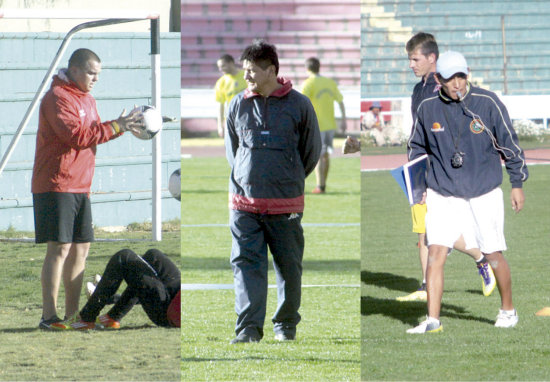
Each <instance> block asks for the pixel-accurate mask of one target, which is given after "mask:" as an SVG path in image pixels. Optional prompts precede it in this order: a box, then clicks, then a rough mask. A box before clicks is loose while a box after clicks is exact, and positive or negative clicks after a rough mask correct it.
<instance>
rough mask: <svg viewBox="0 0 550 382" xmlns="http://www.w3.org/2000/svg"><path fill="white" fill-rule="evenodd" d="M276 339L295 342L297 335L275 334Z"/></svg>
mask: <svg viewBox="0 0 550 382" xmlns="http://www.w3.org/2000/svg"><path fill="white" fill-rule="evenodd" d="M275 339H276V340H277V341H294V340H295V339H296V334H294V333H275Z"/></svg>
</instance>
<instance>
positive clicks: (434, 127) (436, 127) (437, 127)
mask: <svg viewBox="0 0 550 382" xmlns="http://www.w3.org/2000/svg"><path fill="white" fill-rule="evenodd" d="M441 131H445V128H444V127H441V124H440V123H439V122H434V124H433V125H432V132H434V133H439V132H441Z"/></svg>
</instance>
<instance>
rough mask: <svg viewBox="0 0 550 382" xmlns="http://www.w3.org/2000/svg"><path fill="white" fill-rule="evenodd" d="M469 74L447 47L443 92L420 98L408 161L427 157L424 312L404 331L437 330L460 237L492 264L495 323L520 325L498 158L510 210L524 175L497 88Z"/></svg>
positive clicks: (441, 71)
mask: <svg viewBox="0 0 550 382" xmlns="http://www.w3.org/2000/svg"><path fill="white" fill-rule="evenodd" d="M468 73H469V69H468V65H467V63H466V59H465V58H464V56H462V54H460V53H458V52H452V51H449V52H446V53H444V54H442V55H441V56H440V57H439V60H438V61H437V76H438V79H439V81H440V83H441V90H440V91H439V93H437V94H435V95H434V96H432V97H428V98H426V99H424V100H423V101H422V102H421V103H420V105H419V107H418V109H417V117H416V120H415V122H414V126H413V130H412V133H411V137H410V139H409V143H408V154H409V160H413V159H415V158H417V157H419V156H420V155H422V154H428V155H429V158H430V163H431V168H430V170H429V171H428V176H427V186H428V190H427V195H426V204H427V206H428V213H427V215H426V232H427V235H428V247H429V252H428V270H427V289H428V317H427V319H426V321H424V322H422V323H421V324H420V325H419V326H417V327H415V328H413V329H409V330H408V331H407V332H409V333H426V332H437V331H441V330H442V328H443V327H442V325H441V322H440V321H439V315H440V310H441V298H442V295H443V267H444V264H445V260H446V258H447V254H448V252H449V251H450V248H452V247H453V244H454V242H455V241H456V240H457V239H458V238H459V237H460V236H461V235H462V236H463V237H464V240H465V243H466V248H473V247H479V248H480V249H481V251H482V252H483V253H484V254H485V256H486V257H487V259H488V260H489V262H490V264H491V266H492V267H493V271H494V273H495V277H496V279H497V283H498V288H499V292H500V296H501V309H500V311H499V314H498V316H497V320H496V322H495V326H497V327H506V328H508V327H513V326H515V325H516V324H517V322H518V315H517V312H516V310H515V309H514V305H513V303H512V286H511V276H510V268H509V266H508V263H507V262H506V259H505V258H504V256H503V255H502V251H504V250H506V242H505V240H504V232H503V226H504V206H503V201H502V190H501V189H500V184H501V183H502V167H501V159H502V160H504V163H505V165H506V170H507V172H508V174H509V176H510V182H511V184H512V192H511V200H512V208H513V209H514V211H516V212H519V211H520V210H521V209H522V208H523V204H524V200H525V197H524V194H523V189H522V185H523V182H525V181H526V180H527V177H528V171H527V166H526V163H525V156H524V154H523V150H522V149H521V148H520V147H519V144H518V138H517V135H516V133H515V131H514V129H513V128H512V123H511V121H510V117H509V116H508V112H507V111H506V107H505V106H504V105H503V104H502V102H501V101H500V100H499V99H498V97H497V96H496V95H495V94H494V93H492V92H490V91H487V90H484V89H480V88H477V87H474V86H472V85H471V84H470V83H469V82H468V79H467V78H468V77H467V76H468Z"/></svg>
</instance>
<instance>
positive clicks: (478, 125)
mask: <svg viewBox="0 0 550 382" xmlns="http://www.w3.org/2000/svg"><path fill="white" fill-rule="evenodd" d="M483 129H485V125H483V122H481V120H480V119H474V120H473V121H472V122H470V131H471V132H472V133H474V134H479V133H481V132H482V131H483Z"/></svg>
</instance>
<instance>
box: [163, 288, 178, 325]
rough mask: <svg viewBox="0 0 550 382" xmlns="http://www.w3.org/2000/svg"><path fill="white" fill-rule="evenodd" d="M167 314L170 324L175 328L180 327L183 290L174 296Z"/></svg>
mask: <svg viewBox="0 0 550 382" xmlns="http://www.w3.org/2000/svg"><path fill="white" fill-rule="evenodd" d="M166 316H167V318H168V322H169V323H170V326H172V327H173V328H179V327H180V325H181V290H179V291H178V293H177V294H176V295H175V296H174V298H173V299H172V301H171V302H170V305H169V306H168V310H167V311H166Z"/></svg>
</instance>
